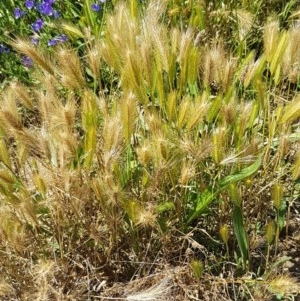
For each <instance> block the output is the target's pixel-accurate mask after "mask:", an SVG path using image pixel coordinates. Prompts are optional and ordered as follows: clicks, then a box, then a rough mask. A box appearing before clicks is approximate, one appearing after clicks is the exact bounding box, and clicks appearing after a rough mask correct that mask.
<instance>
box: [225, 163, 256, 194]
mask: <svg viewBox="0 0 300 301" xmlns="http://www.w3.org/2000/svg"><path fill="white" fill-rule="evenodd" d="M260 164H261V157H259V158H258V159H257V160H256V161H255V162H254V163H253V164H251V165H250V166H248V167H246V168H244V169H242V170H241V171H240V172H238V173H236V174H233V175H229V176H226V177H224V178H223V179H222V180H221V181H220V183H219V184H220V186H221V189H224V188H226V187H227V186H228V185H229V184H231V183H236V182H238V181H241V180H244V179H246V178H248V177H250V176H251V175H253V174H254V173H255V172H257V170H258V169H259V167H260Z"/></svg>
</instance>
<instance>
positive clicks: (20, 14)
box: [14, 7, 25, 19]
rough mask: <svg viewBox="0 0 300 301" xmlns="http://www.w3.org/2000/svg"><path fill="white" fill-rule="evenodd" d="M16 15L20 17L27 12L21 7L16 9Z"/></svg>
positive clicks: (17, 17)
mask: <svg viewBox="0 0 300 301" xmlns="http://www.w3.org/2000/svg"><path fill="white" fill-rule="evenodd" d="M14 15H15V18H16V19H20V18H21V17H22V16H24V15H25V12H24V11H22V10H21V9H20V8H19V7H17V8H15V9H14Z"/></svg>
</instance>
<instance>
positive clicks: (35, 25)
mask: <svg viewBox="0 0 300 301" xmlns="http://www.w3.org/2000/svg"><path fill="white" fill-rule="evenodd" d="M43 26H44V21H43V20H42V19H37V20H36V21H35V22H34V23H33V24H32V25H31V28H32V29H33V31H35V32H37V31H40V30H41V29H42V28H43Z"/></svg>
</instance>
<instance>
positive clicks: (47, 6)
mask: <svg viewBox="0 0 300 301" xmlns="http://www.w3.org/2000/svg"><path fill="white" fill-rule="evenodd" d="M51 5H52V4H51V3H47V2H43V3H39V4H38V5H37V10H38V11H39V12H40V13H41V14H44V15H46V16H52V15H53V7H52V6H51Z"/></svg>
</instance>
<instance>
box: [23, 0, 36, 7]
mask: <svg viewBox="0 0 300 301" xmlns="http://www.w3.org/2000/svg"><path fill="white" fill-rule="evenodd" d="M25 6H26V7H27V8H28V9H32V8H33V7H34V1H32V0H26V1H25Z"/></svg>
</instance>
